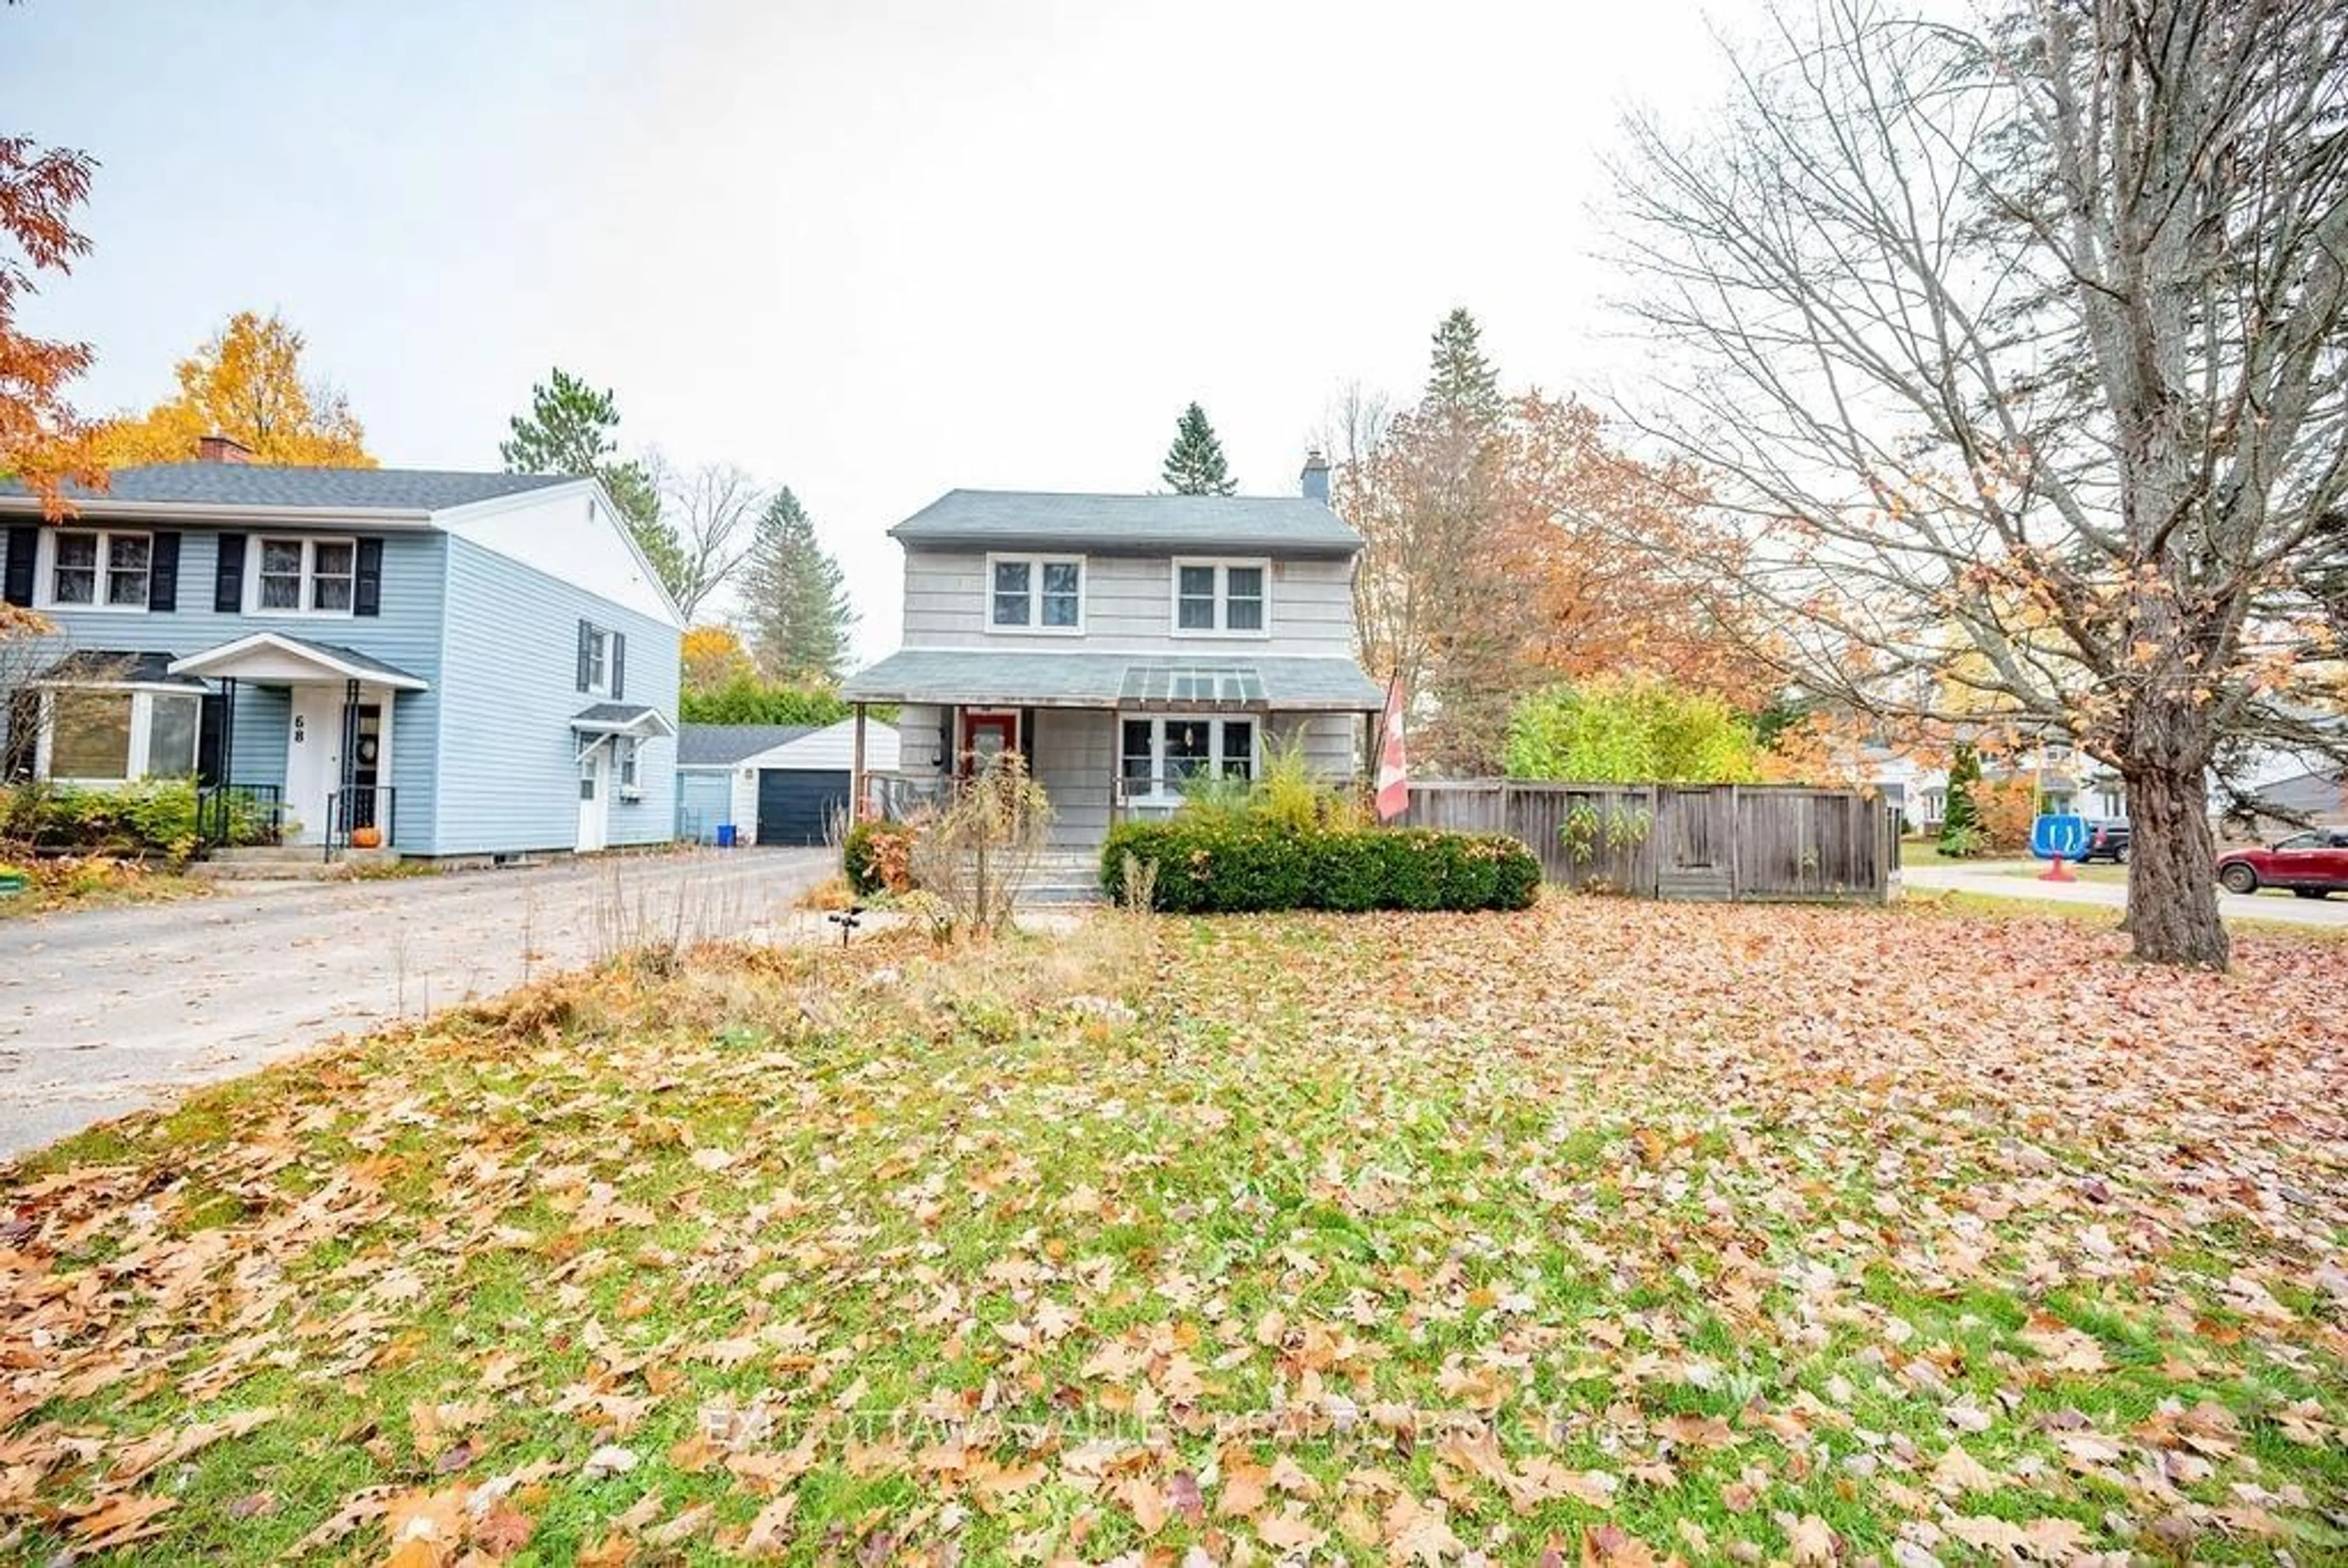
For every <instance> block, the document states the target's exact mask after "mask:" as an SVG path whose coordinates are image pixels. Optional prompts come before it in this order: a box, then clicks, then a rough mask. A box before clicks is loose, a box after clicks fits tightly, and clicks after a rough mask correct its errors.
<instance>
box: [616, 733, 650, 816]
mask: <svg viewBox="0 0 2348 1568" xmlns="http://www.w3.org/2000/svg"><path fill="white" fill-rule="evenodd" d="M612 789H613V793H614V794H617V795H618V796H619V797H620V799H621V800H622V801H623V802H633V801H641V800H642V799H644V743H643V742H642V741H639V740H636V739H634V738H633V737H632V736H625V735H622V736H615V737H614V738H613V742H612Z"/></svg>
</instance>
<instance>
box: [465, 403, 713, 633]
mask: <svg viewBox="0 0 2348 1568" xmlns="http://www.w3.org/2000/svg"><path fill="white" fill-rule="evenodd" d="M509 423H510V425H511V427H512V431H513V434H512V436H510V437H509V438H508V439H507V440H504V441H501V442H499V444H498V455H499V456H500V457H502V458H504V459H505V465H506V472H507V473H509V474H575V475H577V476H579V477H581V478H592V479H600V480H602V482H603V490H604V493H605V494H607V495H609V496H610V497H612V504H613V506H615V507H619V508H620V515H621V517H623V518H626V519H627V524H628V531H629V532H631V533H633V534H634V535H635V536H636V543H637V545H638V546H639V547H641V548H643V550H644V555H645V557H646V559H649V560H650V561H651V562H652V563H653V566H654V569H655V570H657V571H658V572H659V573H660V574H661V580H662V581H663V582H664V583H665V584H666V585H667V586H668V587H669V589H670V591H671V592H675V589H676V586H677V573H678V572H679V571H680V570H681V569H682V567H683V564H684V561H683V558H684V548H683V547H682V546H681V545H680V544H679V542H678V540H677V537H676V531H675V529H674V528H669V527H668V526H667V525H666V524H664V523H663V522H662V521H661V500H660V487H659V485H658V484H657V483H655V482H654V478H653V476H652V472H651V470H650V469H648V468H646V467H645V466H644V464H642V463H639V462H636V461H634V460H633V459H630V458H623V457H621V456H620V444H619V442H618V440H617V439H615V438H614V436H613V432H614V431H616V430H617V429H618V428H619V426H620V410H619V405H617V404H616V403H614V402H613V397H612V394H611V393H610V392H609V391H608V390H606V391H602V392H598V391H597V390H596V389H595V388H593V387H592V386H590V385H588V384H586V383H585V382H584V381H582V380H581V379H580V378H579V377H577V376H575V375H572V374H571V373H570V372H569V371H566V370H564V369H562V368H561V366H560V365H558V366H556V367H555V370H554V373H553V375H552V377H551V380H549V381H547V382H544V383H541V384H539V385H536V386H533V387H531V388H530V412H529V413H528V414H517V415H514V416H513V418H512V419H511V420H510V422H509Z"/></svg>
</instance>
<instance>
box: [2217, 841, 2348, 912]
mask: <svg viewBox="0 0 2348 1568" xmlns="http://www.w3.org/2000/svg"><path fill="white" fill-rule="evenodd" d="M2218 884H2219V886H2221V887H2223V888H2225V889H2226V891H2227V892H2229V893H2255V892H2257V891H2258V890H2259V889H2260V888H2261V887H2288V888H2290V889H2291V891H2292V892H2294V893H2296V894H2298V895H2299V896H2300V897H2302V898H2321V897H2323V896H2324V895H2325V894H2326V893H2333V892H2337V891H2339V890H2341V889H2343V888H2348V829H2343V828H2337V827H2319V828H2315V829H2312V830H2311V831H2309V832H2306V833H2294V834H2292V835H2291V836H2290V837H2289V838H2285V839H2280V840H2278V841H2277V842H2275V843H2273V844H2271V845H2268V846H2267V847H2266V848H2264V849H2230V850H2228V851H2227V852H2226V853H2225V854H2223V855H2220V856H2218Z"/></svg>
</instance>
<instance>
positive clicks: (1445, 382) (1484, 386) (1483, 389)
mask: <svg viewBox="0 0 2348 1568" xmlns="http://www.w3.org/2000/svg"><path fill="white" fill-rule="evenodd" d="M1430 359H1431V364H1429V366H1428V369H1427V376H1426V404H1427V405H1428V406H1429V407H1430V408H1433V409H1437V410H1440V411H1441V412H1443V413H1446V414H1449V415H1457V416H1462V417H1465V418H1467V419H1469V420H1471V421H1473V422H1474V423H1477V424H1479V425H1489V424H1492V423H1494V422H1495V421H1497V420H1498V418H1499V417H1500V411H1501V405H1500V373H1499V372H1498V371H1497V370H1495V369H1493V368H1492V362H1491V361H1490V360H1488V359H1486V358H1485V357H1484V348H1483V329H1482V328H1480V327H1478V325H1477V324H1476V318H1475V317H1474V316H1471V315H1469V314H1468V311H1467V309H1466V307H1465V306H1459V307H1455V308H1454V309H1453V310H1452V312H1451V313H1450V314H1449V315H1447V316H1446V317H1444V318H1443V323H1442V324H1441V325H1440V326H1437V328H1436V329H1435V350H1434V353H1433V354H1432V355H1431V356H1430Z"/></svg>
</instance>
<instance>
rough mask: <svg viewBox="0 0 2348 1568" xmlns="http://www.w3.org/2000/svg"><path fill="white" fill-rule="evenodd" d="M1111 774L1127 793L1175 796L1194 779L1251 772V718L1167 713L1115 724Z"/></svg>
mask: <svg viewBox="0 0 2348 1568" xmlns="http://www.w3.org/2000/svg"><path fill="white" fill-rule="evenodd" d="M1117 735H1118V742H1117V776H1118V778H1119V780H1120V781H1121V784H1122V788H1123V792H1124V794H1126V795H1127V796H1128V797H1135V796H1142V797H1160V798H1163V797H1167V796H1172V795H1179V794H1181V793H1182V791H1183V788H1184V786H1185V785H1187V784H1190V783H1191V782H1192V781H1193V780H1196V779H1200V778H1228V779H1251V778H1253V777H1254V776H1255V742H1256V723H1255V721H1254V720H1253V719H1223V718H1210V717H1207V716H1204V715H1190V714H1181V713H1169V714H1167V715H1166V716H1164V717H1162V718H1146V719H1145V718H1126V719H1122V720H1120V721H1119V722H1118V723H1117Z"/></svg>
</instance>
